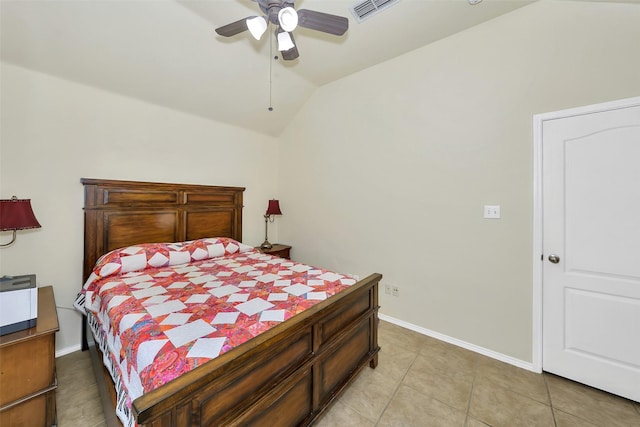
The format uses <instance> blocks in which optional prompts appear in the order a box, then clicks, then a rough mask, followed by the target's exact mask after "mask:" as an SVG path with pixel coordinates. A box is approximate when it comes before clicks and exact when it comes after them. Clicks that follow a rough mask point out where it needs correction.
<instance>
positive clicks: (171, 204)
mask: <svg viewBox="0 0 640 427" xmlns="http://www.w3.org/2000/svg"><path fill="white" fill-rule="evenodd" d="M80 181H81V182H82V184H83V185H84V200H85V201H84V268H83V283H84V281H86V279H87V277H89V274H90V273H91V269H92V268H93V266H94V265H95V263H96V261H97V260H98V258H99V257H100V256H102V255H103V254H105V253H107V252H109V251H111V250H113V249H117V248H121V247H124V246H131V245H135V244H139V243H162V242H181V241H185V240H194V239H199V238H202V237H231V238H233V239H236V240H238V241H242V194H243V192H244V190H245V189H244V188H243V187H218V186H209V185H190V184H165V183H152V182H137V181H113V180H102V179H87V178H83V179H81V180H80Z"/></svg>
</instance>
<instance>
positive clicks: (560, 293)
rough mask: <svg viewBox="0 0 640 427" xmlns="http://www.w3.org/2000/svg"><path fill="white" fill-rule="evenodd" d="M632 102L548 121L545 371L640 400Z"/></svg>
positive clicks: (639, 260) (635, 105)
mask: <svg viewBox="0 0 640 427" xmlns="http://www.w3.org/2000/svg"><path fill="white" fill-rule="evenodd" d="M625 101H626V102H624V105H622V106H619V105H612V104H607V109H606V110H603V109H602V106H593V107H585V108H581V109H579V110H573V111H572V113H571V114H567V113H566V112H565V113H564V114H560V115H559V117H556V118H553V117H550V115H545V116H546V119H545V120H543V122H542V174H543V175H542V233H543V236H542V248H543V267H542V292H543V295H542V316H543V321H542V334H543V340H542V345H543V351H542V367H543V369H544V370H545V371H548V372H552V373H555V374H558V375H561V376H563V377H567V378H571V379H573V380H576V381H579V382H581V383H584V384H588V385H591V386H593V387H596V388H600V389H602V390H606V391H609V392H611V393H614V394H617V395H620V396H624V397H627V398H629V399H632V400H635V401H640V98H636V99H633V100H625ZM629 101H632V102H629Z"/></svg>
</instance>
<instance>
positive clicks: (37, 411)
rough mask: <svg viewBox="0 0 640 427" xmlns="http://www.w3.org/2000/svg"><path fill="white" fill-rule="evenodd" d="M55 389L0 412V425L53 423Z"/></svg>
mask: <svg viewBox="0 0 640 427" xmlns="http://www.w3.org/2000/svg"><path fill="white" fill-rule="evenodd" d="M55 403H56V395H55V391H54V390H51V391H48V392H46V393H43V394H39V395H37V396H34V397H32V398H30V399H28V400H25V401H22V402H21V403H18V404H16V405H13V406H11V407H9V408H7V409H5V410H4V411H1V412H0V426H11V427H22V426H24V427H40V426H51V425H53V424H54V423H55V419H54V417H55Z"/></svg>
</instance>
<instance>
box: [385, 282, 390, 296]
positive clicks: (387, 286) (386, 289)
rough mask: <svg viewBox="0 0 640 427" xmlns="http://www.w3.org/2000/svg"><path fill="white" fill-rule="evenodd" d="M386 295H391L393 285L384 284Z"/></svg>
mask: <svg viewBox="0 0 640 427" xmlns="http://www.w3.org/2000/svg"><path fill="white" fill-rule="evenodd" d="M384 293H385V294H388V295H391V285H390V284H388V283H385V284H384Z"/></svg>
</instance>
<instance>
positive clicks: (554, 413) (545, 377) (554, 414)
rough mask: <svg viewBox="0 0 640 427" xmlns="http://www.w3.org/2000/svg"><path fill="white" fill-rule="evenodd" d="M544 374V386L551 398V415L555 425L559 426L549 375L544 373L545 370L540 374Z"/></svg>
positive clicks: (548, 396)
mask: <svg viewBox="0 0 640 427" xmlns="http://www.w3.org/2000/svg"><path fill="white" fill-rule="evenodd" d="M540 375H542V380H543V381H544V388H545V390H547V398H548V399H549V407H550V408H551V416H552V417H553V425H554V426H555V427H558V421H556V411H554V409H553V400H551V390H549V383H548V382H547V376H546V375H545V374H544V371H542V373H541V374H540Z"/></svg>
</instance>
